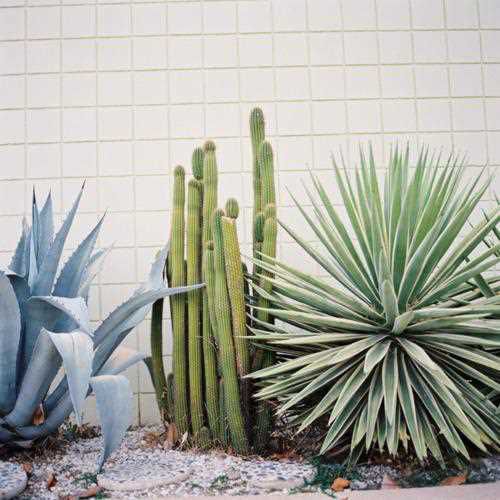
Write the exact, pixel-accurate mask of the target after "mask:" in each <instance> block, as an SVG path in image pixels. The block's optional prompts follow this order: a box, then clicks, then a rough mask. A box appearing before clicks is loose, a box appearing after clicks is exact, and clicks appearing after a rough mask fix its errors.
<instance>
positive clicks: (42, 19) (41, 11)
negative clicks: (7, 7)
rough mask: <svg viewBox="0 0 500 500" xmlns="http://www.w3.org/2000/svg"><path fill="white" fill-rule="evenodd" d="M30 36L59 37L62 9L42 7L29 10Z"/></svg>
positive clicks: (28, 25) (28, 31) (28, 27)
mask: <svg viewBox="0 0 500 500" xmlns="http://www.w3.org/2000/svg"><path fill="white" fill-rule="evenodd" d="M27 14H28V16H27V35H28V38H57V37H58V36H59V35H60V34H61V17H60V16H61V9H60V8H59V7H40V8H36V9H28V11H27Z"/></svg>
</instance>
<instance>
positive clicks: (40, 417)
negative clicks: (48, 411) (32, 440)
mask: <svg viewBox="0 0 500 500" xmlns="http://www.w3.org/2000/svg"><path fill="white" fill-rule="evenodd" d="M44 422H45V413H44V411H43V406H42V405H40V406H39V407H38V408H37V409H36V411H35V413H34V415H33V425H42V424H43V423H44Z"/></svg>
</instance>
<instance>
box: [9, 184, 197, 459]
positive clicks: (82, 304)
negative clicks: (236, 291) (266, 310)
mask: <svg viewBox="0 0 500 500" xmlns="http://www.w3.org/2000/svg"><path fill="white" fill-rule="evenodd" d="M82 193H83V188H82V191H81V192H80V193H79V195H78V197H77V199H76V201H75V203H74V204H73V206H72V208H71V210H70V211H69V213H68V215H67V217H66V219H65V220H64V222H63V223H62V225H61V227H60V229H59V231H58V232H57V233H56V232H55V231H54V222H53V211H52V198H51V196H50V194H49V196H48V197H47V200H46V201H45V203H44V205H43V207H42V209H40V210H39V208H38V205H37V201H36V197H35V196H33V206H32V224H31V226H29V225H28V223H27V222H26V221H24V223H23V230H22V235H21V238H20V240H19V243H18V245H17V247H16V250H15V252H14V255H13V257H12V261H11V263H10V265H9V268H8V269H7V270H6V271H2V272H0V443H2V444H7V445H13V446H15V445H22V446H29V445H30V444H31V443H32V442H34V441H38V440H41V439H43V438H45V437H46V436H48V435H49V434H52V433H55V432H56V431H57V429H58V428H59V427H60V426H61V425H62V424H63V423H64V421H65V420H66V418H67V417H68V416H69V415H70V414H71V413H72V412H74V416H75V420H76V423H77V425H81V424H82V411H83V405H84V401H85V398H86V397H87V395H88V394H90V393H91V392H92V391H93V392H94V393H95V395H96V400H97V409H98V413H99V418H100V421H101V426H102V433H103V436H104V450H103V453H102V455H101V458H100V461H99V465H98V469H100V468H101V467H102V465H103V463H104V461H105V460H106V458H107V457H108V456H109V454H110V453H111V452H112V451H113V450H114V449H115V448H116V447H117V446H118V445H119V443H120V441H121V439H122V437H123V435H124V433H125V431H126V430H127V428H128V426H129V425H130V423H131V417H132V411H131V408H130V405H129V402H130V399H131V398H132V391H131V388H130V385H129V382H128V380H127V379H126V377H124V376H123V375H120V374H121V373H122V372H123V371H125V370H126V369H127V368H128V367H129V366H131V365H133V364H134V363H136V362H138V361H140V360H143V359H144V358H145V355H143V354H141V353H138V352H136V351H134V350H132V349H128V348H124V347H120V344H121V342H122V341H123V340H124V338H125V337H126V336H127V335H128V333H130V332H131V331H132V330H133V329H134V328H135V327H136V326H137V325H138V324H139V323H140V322H141V321H142V320H143V319H144V318H145V317H146V315H147V314H148V312H149V309H150V306H151V305H152V304H153V303H154V302H155V301H157V300H158V299H161V298H163V297H167V296H169V295H175V294H179V293H183V292H186V291H188V290H189V289H190V288H176V289H175V288H174V289H169V288H166V287H165V286H164V285H163V281H162V279H161V277H162V270H163V267H164V265H165V258H166V255H167V249H166V248H165V249H164V250H163V251H162V252H160V253H159V254H158V256H157V258H156V260H155V262H154V263H153V266H152V268H151V272H150V275H149V277H148V279H147V281H146V283H145V285H143V286H141V287H140V288H139V289H138V290H137V291H136V292H135V293H134V294H133V296H132V297H131V298H130V299H128V300H127V301H126V302H124V303H123V304H122V305H120V306H119V307H117V308H116V309H115V310H114V311H112V312H111V313H110V314H109V316H108V317H107V318H106V319H105V320H104V321H103V322H102V323H101V324H100V325H99V326H98V327H97V328H96V329H94V328H93V326H92V325H91V322H90V317H89V311H88V308H87V303H88V298H89V290H90V286H91V284H92V281H93V280H94V278H95V277H96V276H97V274H98V273H99V270H100V268H101V267H102V264H103V260H104V258H105V257H106V255H107V254H108V253H109V249H103V250H97V251H95V244H96V241H97V238H98V235H99V231H100V229H101V225H102V222H103V219H101V220H100V221H99V222H98V223H97V225H96V226H95V227H94V228H93V229H92V230H91V231H90V233H89V234H88V236H87V237H86V238H85V239H84V240H83V241H82V242H81V243H80V244H79V245H78V246H77V248H76V250H74V252H73V253H72V254H71V255H70V257H69V258H68V260H67V261H66V262H65V263H64V264H63V265H62V266H60V261H61V257H62V253H63V250H64V246H65V243H66V239H67V236H68V234H69V231H70V229H71V226H72V223H73V220H74V218H75V215H76V212H77V209H78V204H79V202H80V198H81V196H82ZM61 368H62V369H63V374H64V377H63V378H62V379H61V380H60V381H59V382H58V383H57V384H56V385H55V386H54V383H55V382H56V380H57V376H58V373H59V371H60V369H61ZM41 408H43V415H42V417H41V422H40V409H41ZM66 434H69V430H68V431H67V432H66Z"/></svg>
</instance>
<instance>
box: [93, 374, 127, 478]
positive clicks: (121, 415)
mask: <svg viewBox="0 0 500 500" xmlns="http://www.w3.org/2000/svg"><path fill="white" fill-rule="evenodd" d="M90 383H91V385H92V389H93V390H94V393H95V395H96V400H97V411H98V414H99V421H100V423H101V427H102V434H103V437H104V450H103V452H102V454H101V457H100V459H99V463H98V466H97V472H100V470H101V469H102V466H103V465H104V462H105V461H106V459H107V458H108V457H109V455H110V454H111V453H113V451H114V450H115V449H116V448H118V446H119V445H120V443H121V441H122V439H123V436H125V432H126V431H127V429H128V427H129V426H130V424H131V423H132V389H131V388H130V383H129V381H128V380H127V378H126V377H124V376H123V375H100V376H99V377H92V378H91V379H90Z"/></svg>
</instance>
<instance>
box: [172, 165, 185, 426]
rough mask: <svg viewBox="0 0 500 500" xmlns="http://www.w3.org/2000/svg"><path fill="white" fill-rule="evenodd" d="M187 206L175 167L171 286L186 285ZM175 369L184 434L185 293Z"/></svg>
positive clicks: (175, 323) (175, 302) (175, 318)
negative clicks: (185, 218) (185, 229)
mask: <svg viewBox="0 0 500 500" xmlns="http://www.w3.org/2000/svg"><path fill="white" fill-rule="evenodd" d="M184 205H185V172H184V169H183V168H182V167H181V166H178V167H176V168H175V170H174V195H173V210H172V234H171V238H170V241H171V243H170V245H171V246H170V258H169V265H170V275H171V281H172V286H183V285H185V284H186V275H185V264H184V228H185V220H184ZM171 305H172V311H171V315H172V331H173V339H174V346H173V360H172V363H173V372H174V390H175V398H174V415H175V423H176V425H177V430H178V431H179V433H180V434H181V435H182V434H184V433H185V432H187V431H188V430H189V420H188V412H189V406H188V387H187V383H188V380H187V355H186V330H185V323H186V321H185V320H186V299H185V297H184V295H176V296H174V297H172V300H171Z"/></svg>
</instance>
